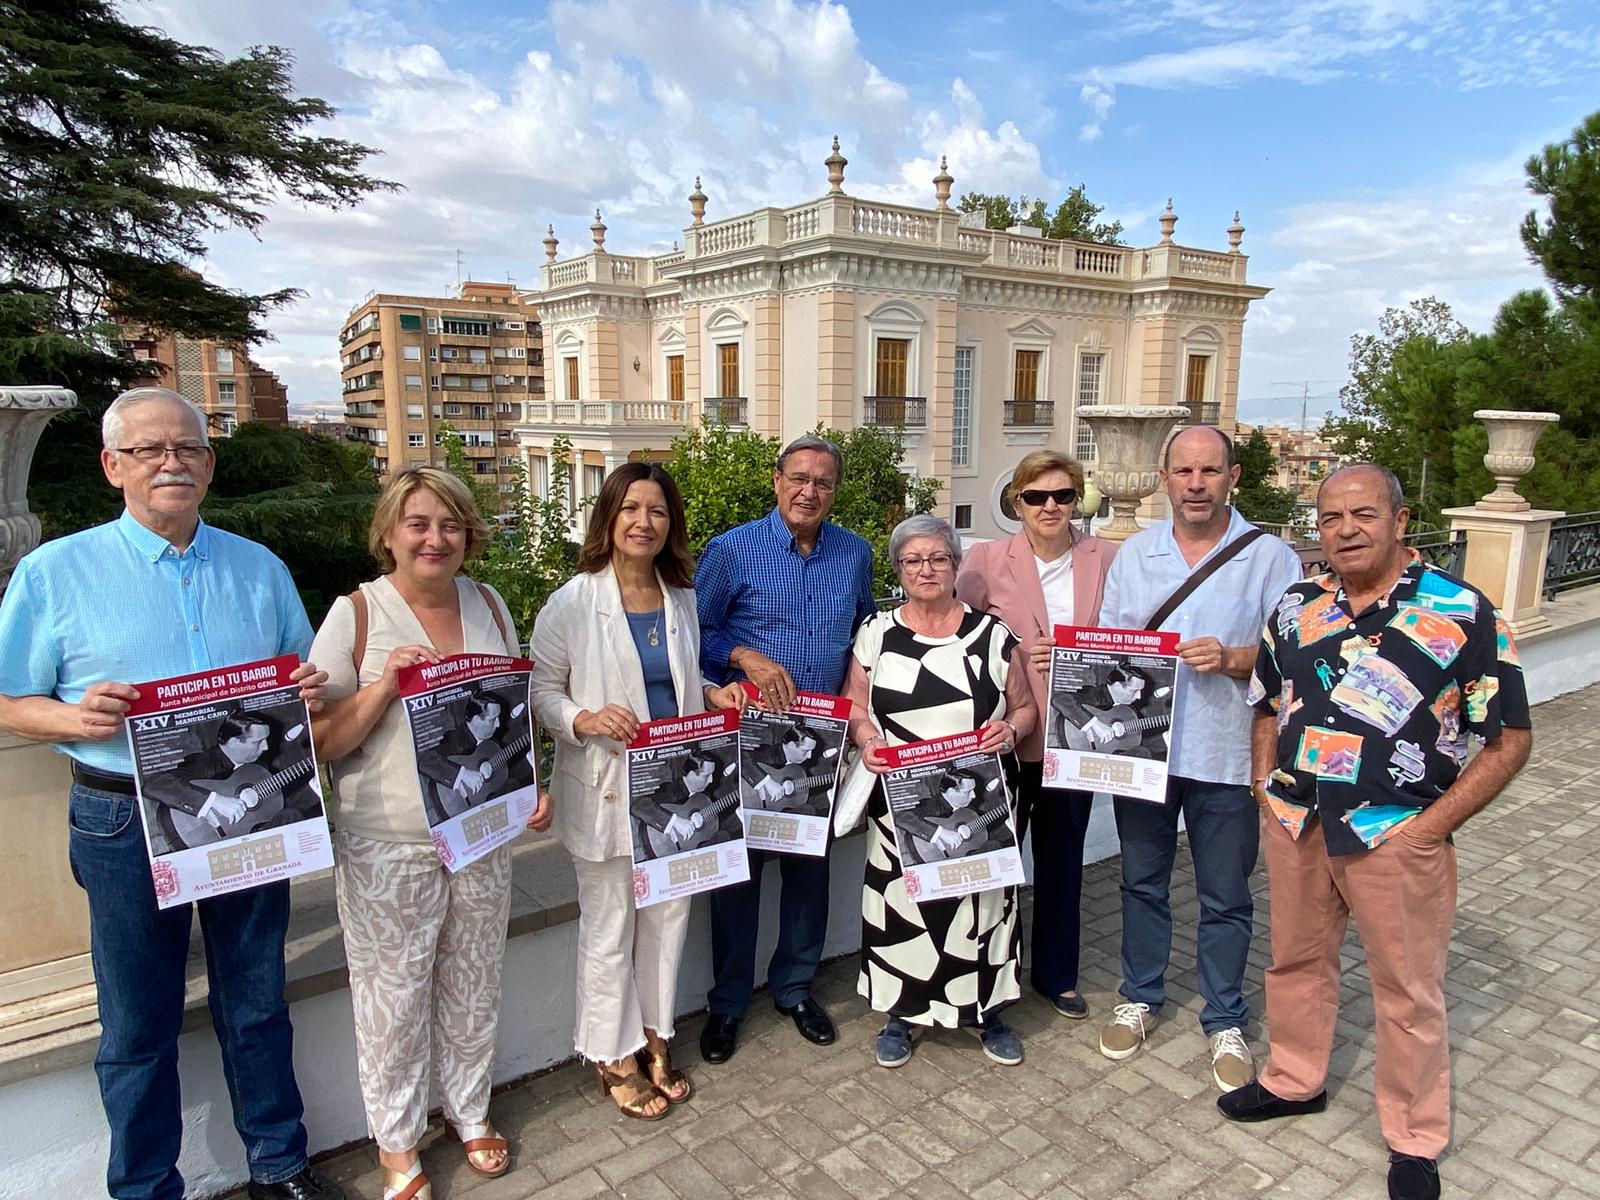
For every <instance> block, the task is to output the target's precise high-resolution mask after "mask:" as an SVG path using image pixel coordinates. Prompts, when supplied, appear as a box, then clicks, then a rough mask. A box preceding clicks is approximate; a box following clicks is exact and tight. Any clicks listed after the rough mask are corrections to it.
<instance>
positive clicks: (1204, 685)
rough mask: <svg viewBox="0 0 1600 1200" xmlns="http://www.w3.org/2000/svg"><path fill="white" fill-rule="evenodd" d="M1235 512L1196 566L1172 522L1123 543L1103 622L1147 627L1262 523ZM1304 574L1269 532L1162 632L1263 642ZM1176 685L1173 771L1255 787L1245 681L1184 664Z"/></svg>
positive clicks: (1192, 596) (1236, 643)
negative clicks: (1271, 619) (1271, 617)
mask: <svg viewBox="0 0 1600 1200" xmlns="http://www.w3.org/2000/svg"><path fill="white" fill-rule="evenodd" d="M1229 512H1230V519H1229V522H1228V531H1227V532H1226V533H1224V534H1223V535H1222V540H1221V541H1219V542H1218V543H1217V544H1216V545H1215V546H1214V547H1212V549H1211V551H1210V553H1208V554H1207V555H1206V556H1205V558H1202V559H1201V560H1200V561H1199V562H1197V563H1195V565H1194V566H1192V567H1191V566H1190V565H1189V563H1188V561H1187V560H1186V559H1185V558H1184V557H1183V551H1182V550H1180V549H1179V548H1178V543H1177V541H1176V540H1175V539H1174V538H1173V536H1172V522H1171V521H1170V520H1167V521H1163V522H1162V523H1161V524H1159V525H1154V526H1152V527H1150V528H1149V529H1141V530H1140V531H1139V532H1138V533H1136V534H1134V535H1133V536H1132V537H1130V538H1129V539H1128V540H1127V541H1126V542H1124V543H1123V544H1122V549H1121V550H1119V551H1118V552H1117V557H1116V558H1114V559H1113V560H1112V562H1111V571H1110V572H1109V573H1108V574H1107V575H1106V593H1105V599H1104V600H1102V601H1101V603H1100V624H1101V625H1103V626H1105V627H1107V628H1109V629H1143V628H1144V627H1145V623H1146V622H1147V621H1149V620H1150V618H1151V617H1153V616H1154V615H1155V612H1156V609H1158V608H1160V607H1161V605H1163V604H1165V603H1166V600H1167V597H1168V596H1170V595H1172V593H1173V592H1175V591H1177V590H1178V586H1179V585H1180V584H1181V583H1183V581H1184V580H1185V579H1187V578H1188V577H1189V576H1190V575H1192V574H1193V573H1194V572H1195V571H1198V570H1199V569H1200V568H1201V567H1202V566H1204V565H1205V564H1206V562H1207V560H1208V559H1210V558H1211V557H1212V556H1213V555H1215V554H1216V553H1218V552H1219V551H1220V550H1222V548H1223V547H1225V546H1226V545H1228V543H1230V542H1232V541H1233V540H1234V539H1235V538H1237V537H1239V536H1240V535H1241V534H1243V533H1246V532H1248V531H1249V530H1250V529H1252V528H1254V526H1252V525H1251V524H1250V522H1249V521H1246V520H1245V519H1244V518H1243V517H1241V516H1240V515H1239V510H1238V509H1230V510H1229ZM1301 575H1302V571H1301V570H1300V556H1299V555H1298V554H1296V553H1295V552H1294V551H1293V550H1292V549H1291V548H1290V547H1289V544H1288V543H1287V542H1285V541H1284V540H1283V539H1282V538H1278V537H1273V536H1272V535H1271V534H1268V535H1267V536H1266V537H1263V538H1258V539H1257V540H1256V541H1254V542H1252V543H1251V544H1250V545H1249V546H1247V547H1246V548H1245V549H1243V550H1241V551H1240V552H1239V553H1238V554H1236V555H1235V556H1234V557H1233V558H1231V559H1229V560H1228V561H1227V562H1226V563H1224V564H1223V565H1222V566H1221V567H1219V568H1217V570H1216V572H1215V573H1214V574H1213V575H1212V576H1211V578H1209V579H1207V580H1206V581H1205V582H1204V583H1202V584H1201V585H1200V586H1199V587H1198V588H1196V589H1195V590H1194V591H1193V592H1192V593H1191V594H1190V595H1189V598H1188V599H1187V600H1185V601H1184V602H1183V603H1182V604H1180V605H1178V607H1177V609H1176V611H1174V612H1173V613H1172V614H1171V615H1169V616H1168V617H1167V619H1166V620H1165V621H1163V622H1161V628H1162V629H1167V630H1171V631H1174V632H1176V633H1178V634H1179V635H1180V636H1181V638H1182V639H1183V640H1185V641H1187V640H1189V639H1191V638H1198V637H1214V638H1216V639H1218V640H1219V641H1220V642H1221V643H1222V644H1223V645H1224V646H1256V645H1259V644H1260V642H1261V630H1262V627H1263V626H1265V625H1266V622H1267V614H1268V613H1269V612H1271V611H1272V608H1273V606H1274V605H1275V604H1277V603H1278V601H1279V600H1280V599H1281V598H1282V596H1283V593H1284V592H1286V591H1288V590H1289V587H1290V585H1292V584H1294V583H1296V582H1297V581H1298V580H1299V579H1300V577H1301ZM1335 653H1337V648H1336V649H1335ZM1177 685H1178V691H1179V695H1178V703H1177V705H1176V706H1175V707H1174V708H1173V712H1172V754H1171V757H1170V758H1169V759H1168V766H1169V768H1170V769H1171V771H1172V773H1173V774H1174V775H1181V776H1183V777H1184V778H1186V779H1199V780H1203V781H1205V782H1207V783H1230V784H1247V783H1249V782H1250V724H1251V719H1252V710H1251V708H1250V706H1249V705H1248V704H1246V703H1245V699H1244V696H1245V690H1246V688H1247V686H1248V685H1247V681H1245V680H1243V679H1230V678H1229V677H1228V676H1226V675H1224V674H1222V673H1221V672H1208V673H1202V672H1199V671H1194V670H1191V669H1190V668H1189V667H1188V666H1185V665H1182V664H1180V665H1179V667H1178V678H1177Z"/></svg>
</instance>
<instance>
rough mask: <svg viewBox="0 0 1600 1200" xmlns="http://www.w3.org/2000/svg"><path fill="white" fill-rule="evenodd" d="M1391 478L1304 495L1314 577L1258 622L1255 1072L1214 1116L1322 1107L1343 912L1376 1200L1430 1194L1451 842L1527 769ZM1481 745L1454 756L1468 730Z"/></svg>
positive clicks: (1520, 719) (1382, 475) (1491, 643)
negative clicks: (1383, 1145)
mask: <svg viewBox="0 0 1600 1200" xmlns="http://www.w3.org/2000/svg"><path fill="white" fill-rule="evenodd" d="M1408 516H1409V514H1408V512H1407V510H1406V508H1405V506H1404V504H1403V503H1402V500H1401V494H1400V484H1399V482H1398V481H1397V480H1396V479H1395V477H1394V476H1393V475H1392V474H1390V473H1389V472H1388V471H1386V470H1384V469H1383V468H1381V467H1376V466H1371V465H1362V466H1354V467H1346V468H1344V469H1342V470H1339V471H1335V472H1334V473H1333V474H1332V475H1330V476H1329V477H1328V478H1327V479H1326V480H1325V481H1324V482H1323V485H1322V488H1321V490H1320V492H1319V493H1318V496H1317V525H1318V530H1319V533H1320V535H1321V539H1322V549H1323V552H1324V553H1325V554H1326V555H1327V558H1328V564H1329V567H1330V570H1329V571H1328V573H1327V574H1325V575H1321V576H1317V577H1316V578H1313V579H1308V580H1306V581H1304V582H1302V583H1299V584H1296V585H1295V586H1294V587H1292V588H1290V589H1289V591H1288V592H1287V593H1285V595H1284V597H1283V599H1282V600H1280V601H1279V602H1278V604H1277V607H1276V608H1275V609H1274V610H1273V612H1272V614H1271V616H1270V617H1269V618H1268V621H1267V627H1266V631H1265V634H1264V637H1263V644H1262V647H1261V651H1260V654H1259V656H1258V657H1257V659H1256V669H1255V675H1254V677H1253V678H1252V680H1251V687H1250V695H1249V699H1250V701H1251V703H1252V704H1254V705H1255V707H1256V719H1255V727H1254V731H1253V733H1254V736H1253V740H1252V759H1253V763H1254V769H1253V771H1252V778H1253V781H1254V782H1253V783H1252V785H1251V786H1252V790H1253V791H1254V793H1255V796H1256V799H1257V801H1258V803H1260V805H1261V806H1262V809H1263V814H1264V815H1263V820H1262V825H1263V828H1262V833H1261V846H1262V849H1263V851H1264V852H1265V855H1266V860H1267V872H1268V877H1269V883H1270V887H1271V895H1272V967H1271V969H1270V970H1269V971H1268V972H1267V1021H1268V1024H1269V1025H1270V1027H1271V1032H1272V1052H1271V1057H1270V1059H1269V1061H1268V1063H1267V1065H1266V1067H1265V1068H1264V1069H1263V1070H1262V1071H1261V1075H1260V1078H1259V1079H1258V1080H1257V1081H1256V1082H1255V1083H1253V1084H1250V1085H1248V1086H1247V1087H1244V1088H1241V1089H1240V1090H1238V1091H1236V1092H1232V1093H1230V1094H1228V1095H1225V1096H1222V1097H1221V1098H1220V1099H1219V1100H1218V1101H1217V1104H1218V1107H1219V1108H1221V1110H1222V1112H1223V1115H1224V1116H1227V1117H1229V1118H1231V1119H1233V1120H1236V1121H1261V1120H1267V1119H1269V1118H1272V1117H1282V1116H1291V1115H1294V1114H1297V1113H1306V1112H1320V1111H1321V1110H1322V1109H1323V1108H1324V1107H1326V1105H1327V1093H1326V1092H1325V1091H1324V1090H1323V1085H1324V1081H1325V1079H1326V1077H1327V1071H1328V1055H1329V1051H1330V1049H1331V1047H1332V1044H1333V1029H1334V1021H1335V1018H1336V1017H1337V1013H1338V1003H1339V948H1340V945H1341V944H1342V942H1343V941H1344V933H1345V926H1346V924H1347V923H1348V920H1349V916H1350V914H1351V913H1354V914H1355V918H1356V925H1357V928H1358V929H1360V931H1361V940H1362V943H1363V944H1364V946H1365V948H1366V952H1367V963H1368V970H1369V974H1370V975H1371V978H1372V991H1373V1002H1374V1007H1375V1010H1376V1017H1377V1031H1378V1046H1377V1056H1376V1062H1375V1074H1376V1080H1375V1084H1376V1086H1375V1089H1374V1091H1375V1095H1376V1099H1377V1105H1378V1123H1379V1125H1380V1126H1381V1128H1382V1129H1383V1135H1384V1140H1385V1141H1386V1142H1387V1143H1388V1145H1389V1150H1390V1166H1389V1195H1390V1196H1391V1197H1392V1198H1394V1200H1432V1198H1433V1197H1437V1196H1438V1195H1439V1173H1438V1168H1437V1159H1438V1156H1439V1152H1440V1151H1441V1150H1443V1149H1444V1147H1445V1144H1446V1143H1447V1142H1448V1141H1449V1139H1450V1049H1449V1045H1448V1043H1447V1040H1446V1020H1445V1008H1444V971H1445V960H1446V954H1447V951H1448V949H1449V944H1450V926H1451V922H1452V921H1453V919H1454V916H1455V898H1456V856H1455V847H1454V845H1453V844H1452V842H1451V838H1450V835H1451V834H1452V833H1454V832H1455V830H1457V829H1458V828H1460V827H1461V825H1462V824H1463V823H1464V822H1465V821H1466V820H1467V818H1469V817H1471V816H1472V815H1473V814H1474V813H1476V812H1478V811H1479V810H1480V809H1481V808H1483V807H1484V806H1485V805H1486V804H1488V803H1489V801H1490V800H1492V799H1494V797H1495V796H1496V795H1498V794H1499V792H1500V791H1501V789H1502V788H1504V787H1505V785H1506V784H1507V783H1508V782H1510V780H1511V778H1512V776H1514V775H1515V774H1516V773H1517V771H1518V770H1520V769H1521V767H1522V765H1523V764H1524V763H1525V762H1526V761H1527V759H1528V752H1529V750H1530V749H1531V747H1532V744H1533V734H1532V731H1531V729H1530V723H1529V717H1528V696H1527V690H1526V689H1525V687H1524V686H1523V679H1522V670H1521V668H1520V667H1519V666H1518V665H1517V652H1516V647H1515V646H1514V644H1513V643H1512V639H1511V633H1510V630H1509V628H1508V627H1507V625H1506V623H1505V621H1504V620H1503V619H1502V618H1501V617H1500V614H1499V613H1497V612H1495V611H1494V606H1493V605H1492V604H1491V603H1490V602H1489V600H1488V599H1487V598H1486V597H1485V596H1484V595H1483V594H1482V593H1481V592H1479V591H1478V590H1477V589H1475V588H1473V587H1471V586H1469V585H1467V584H1464V583H1462V582H1461V581H1460V580H1457V579H1455V578H1453V577H1451V576H1449V575H1446V574H1445V573H1444V572H1442V571H1439V570H1436V569H1435V568H1433V567H1431V566H1428V565H1427V564H1426V563H1424V562H1422V560H1421V559H1420V558H1419V557H1417V555H1416V554H1415V552H1413V551H1410V550H1408V549H1407V547H1406V545H1405V543H1404V540H1403V537H1404V534H1405V528H1406V520H1407V517H1408ZM1469 733H1471V734H1474V735H1476V736H1477V737H1478V738H1480V739H1482V741H1483V748H1482V750H1481V751H1480V752H1479V753H1478V755H1477V756H1476V758H1474V759H1473V761H1472V762H1471V763H1470V764H1468V763H1467V735H1468V734H1469Z"/></svg>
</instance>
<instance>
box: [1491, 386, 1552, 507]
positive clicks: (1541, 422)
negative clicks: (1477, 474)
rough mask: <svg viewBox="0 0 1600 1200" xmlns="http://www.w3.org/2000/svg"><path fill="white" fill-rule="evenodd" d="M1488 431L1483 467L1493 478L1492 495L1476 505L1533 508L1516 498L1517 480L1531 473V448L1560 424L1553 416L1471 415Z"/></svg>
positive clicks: (1502, 412) (1500, 412) (1495, 410)
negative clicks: (1552, 426)
mask: <svg viewBox="0 0 1600 1200" xmlns="http://www.w3.org/2000/svg"><path fill="white" fill-rule="evenodd" d="M1472 415H1473V417H1475V418H1476V419H1477V420H1479V421H1481V422H1483V427H1484V428H1485V429H1487V430H1488V431H1489V453H1487V454H1485V455H1484V456H1483V465H1484V466H1486V467H1488V468H1489V473H1490V474H1491V475H1493V476H1494V485H1495V486H1494V491H1492V492H1490V493H1489V494H1488V495H1487V496H1484V497H1483V498H1482V499H1481V500H1479V501H1478V506H1479V507H1480V508H1492V509H1495V510H1496V511H1497V512H1524V511H1526V510H1527V509H1529V508H1532V507H1533V506H1532V505H1531V504H1529V503H1528V502H1527V501H1526V500H1524V499H1523V498H1522V497H1521V496H1520V495H1518V494H1517V480H1519V479H1521V478H1522V477H1523V476H1524V475H1526V474H1527V473H1528V472H1529V471H1531V470H1533V447H1534V445H1535V444H1536V443H1537V442H1538V441H1539V435H1540V434H1542V433H1543V432H1544V430H1545V426H1547V425H1553V424H1555V423H1556V422H1557V421H1559V420H1561V416H1560V414H1558V413H1553V412H1519V411H1516V410H1514V409H1504V408H1480V409H1479V410H1478V411H1477V412H1475V413H1473V414H1472Z"/></svg>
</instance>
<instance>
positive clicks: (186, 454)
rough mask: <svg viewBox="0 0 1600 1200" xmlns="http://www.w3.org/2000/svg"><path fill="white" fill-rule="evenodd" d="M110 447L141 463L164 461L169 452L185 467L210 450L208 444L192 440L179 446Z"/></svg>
mask: <svg viewBox="0 0 1600 1200" xmlns="http://www.w3.org/2000/svg"><path fill="white" fill-rule="evenodd" d="M112 449H113V450H115V451H116V452H117V453H118V454H126V455H127V456H128V457H130V458H133V459H136V460H138V461H139V462H142V463H158V462H165V461H166V458H167V455H169V454H171V455H173V456H174V457H175V458H176V459H177V460H178V461H179V462H181V463H182V464H183V465H184V466H186V467H192V466H194V465H195V464H196V463H198V462H201V461H203V460H204V459H205V456H206V455H207V454H209V453H210V452H211V447H210V446H201V445H199V444H197V443H194V442H186V443H184V444H183V445H181V446H153V445H152V446H113V447H112Z"/></svg>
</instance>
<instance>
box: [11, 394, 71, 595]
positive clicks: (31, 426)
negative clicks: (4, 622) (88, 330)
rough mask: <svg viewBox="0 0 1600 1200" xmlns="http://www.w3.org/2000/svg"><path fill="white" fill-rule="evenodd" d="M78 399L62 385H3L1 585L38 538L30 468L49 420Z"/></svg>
mask: <svg viewBox="0 0 1600 1200" xmlns="http://www.w3.org/2000/svg"><path fill="white" fill-rule="evenodd" d="M77 403H78V396H77V393H75V392H72V391H70V390H68V389H67V388H61V387H0V590H3V589H4V588H5V585H6V584H7V583H9V582H11V572H12V569H13V568H14V567H16V565H17V563H18V562H20V561H21V559H22V556H23V555H24V554H26V553H27V552H28V551H29V550H32V549H33V548H34V547H35V546H37V545H38V544H39V518H38V517H36V516H34V515H33V513H32V512H30V511H29V510H28V468H29V467H30V466H31V465H32V464H33V451H34V448H35V447H36V446H38V444H39V435H40V434H41V433H43V432H44V427H45V423H46V422H47V421H49V420H50V418H51V417H53V416H55V415H56V414H57V413H59V412H65V411H66V410H67V409H69V408H73V407H75V406H76V405H77Z"/></svg>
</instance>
